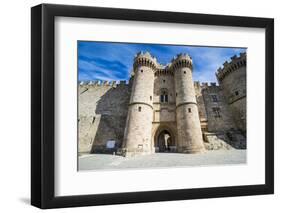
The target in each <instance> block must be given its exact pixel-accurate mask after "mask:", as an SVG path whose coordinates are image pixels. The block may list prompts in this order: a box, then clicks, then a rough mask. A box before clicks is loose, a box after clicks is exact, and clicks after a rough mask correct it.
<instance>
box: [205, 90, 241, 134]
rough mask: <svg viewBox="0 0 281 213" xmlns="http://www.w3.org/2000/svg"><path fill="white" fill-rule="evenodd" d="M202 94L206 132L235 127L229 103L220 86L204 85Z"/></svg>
mask: <svg viewBox="0 0 281 213" xmlns="http://www.w3.org/2000/svg"><path fill="white" fill-rule="evenodd" d="M202 96H203V99H204V105H205V109H206V115H207V120H208V132H221V131H227V130H230V129H236V126H235V123H234V121H233V118H232V115H231V111H230V108H229V105H228V103H227V101H226V99H225V97H224V93H223V91H222V89H221V87H220V86H214V85H211V86H205V87H204V88H203V89H202Z"/></svg>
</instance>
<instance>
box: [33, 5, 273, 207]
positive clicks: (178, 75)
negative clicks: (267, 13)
mask: <svg viewBox="0 0 281 213" xmlns="http://www.w3.org/2000/svg"><path fill="white" fill-rule="evenodd" d="M31 41H32V42H31V43H32V44H31V50H32V54H31V59H32V63H31V83H32V85H31V89H32V91H31V96H32V101H31V110H32V116H31V121H32V122H31V123H32V126H31V128H32V134H31V135H32V137H31V149H32V150H31V153H32V154H31V204H32V205H34V206H37V207H39V208H59V207H74V206H89V205H106V204H122V203H137V202H154V201H169V200H183V199H197V198H216V197H227V196H245V195H259V194H272V193H273V192H274V152H273V145H274V144H273V142H274V21H273V19H270V18H254V17H238V16H222V15H208V14H191V13H177V12H164V11H146V10H129V9H113V8H100V7H86V6H67V5H52V4H42V5H38V6H35V7H33V8H32V9H31Z"/></svg>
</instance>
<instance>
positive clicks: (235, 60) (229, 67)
mask: <svg viewBox="0 0 281 213" xmlns="http://www.w3.org/2000/svg"><path fill="white" fill-rule="evenodd" d="M246 57H247V54H246V52H244V53H240V55H239V57H237V55H234V56H232V57H231V61H230V62H228V61H225V62H224V63H223V67H220V68H219V69H218V70H217V72H216V76H217V79H218V81H219V82H221V81H222V80H223V79H224V78H225V77H226V76H227V75H228V74H230V73H232V72H234V71H236V70H238V69H239V68H240V67H243V66H246Z"/></svg>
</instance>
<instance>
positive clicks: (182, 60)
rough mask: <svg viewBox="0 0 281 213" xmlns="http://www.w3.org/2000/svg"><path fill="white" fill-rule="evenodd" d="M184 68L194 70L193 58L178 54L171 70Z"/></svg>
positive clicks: (173, 60)
mask: <svg viewBox="0 0 281 213" xmlns="http://www.w3.org/2000/svg"><path fill="white" fill-rule="evenodd" d="M183 67H189V68H190V69H192V58H191V57H190V56H189V55H188V54H186V53H181V54H178V55H177V56H176V57H174V58H173V59H172V65H171V68H172V69H173V70H175V69H179V68H183Z"/></svg>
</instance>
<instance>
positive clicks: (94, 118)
mask: <svg viewBox="0 0 281 213" xmlns="http://www.w3.org/2000/svg"><path fill="white" fill-rule="evenodd" d="M95 120H96V117H95V116H94V117H93V120H92V124H93V123H94V122H95Z"/></svg>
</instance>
